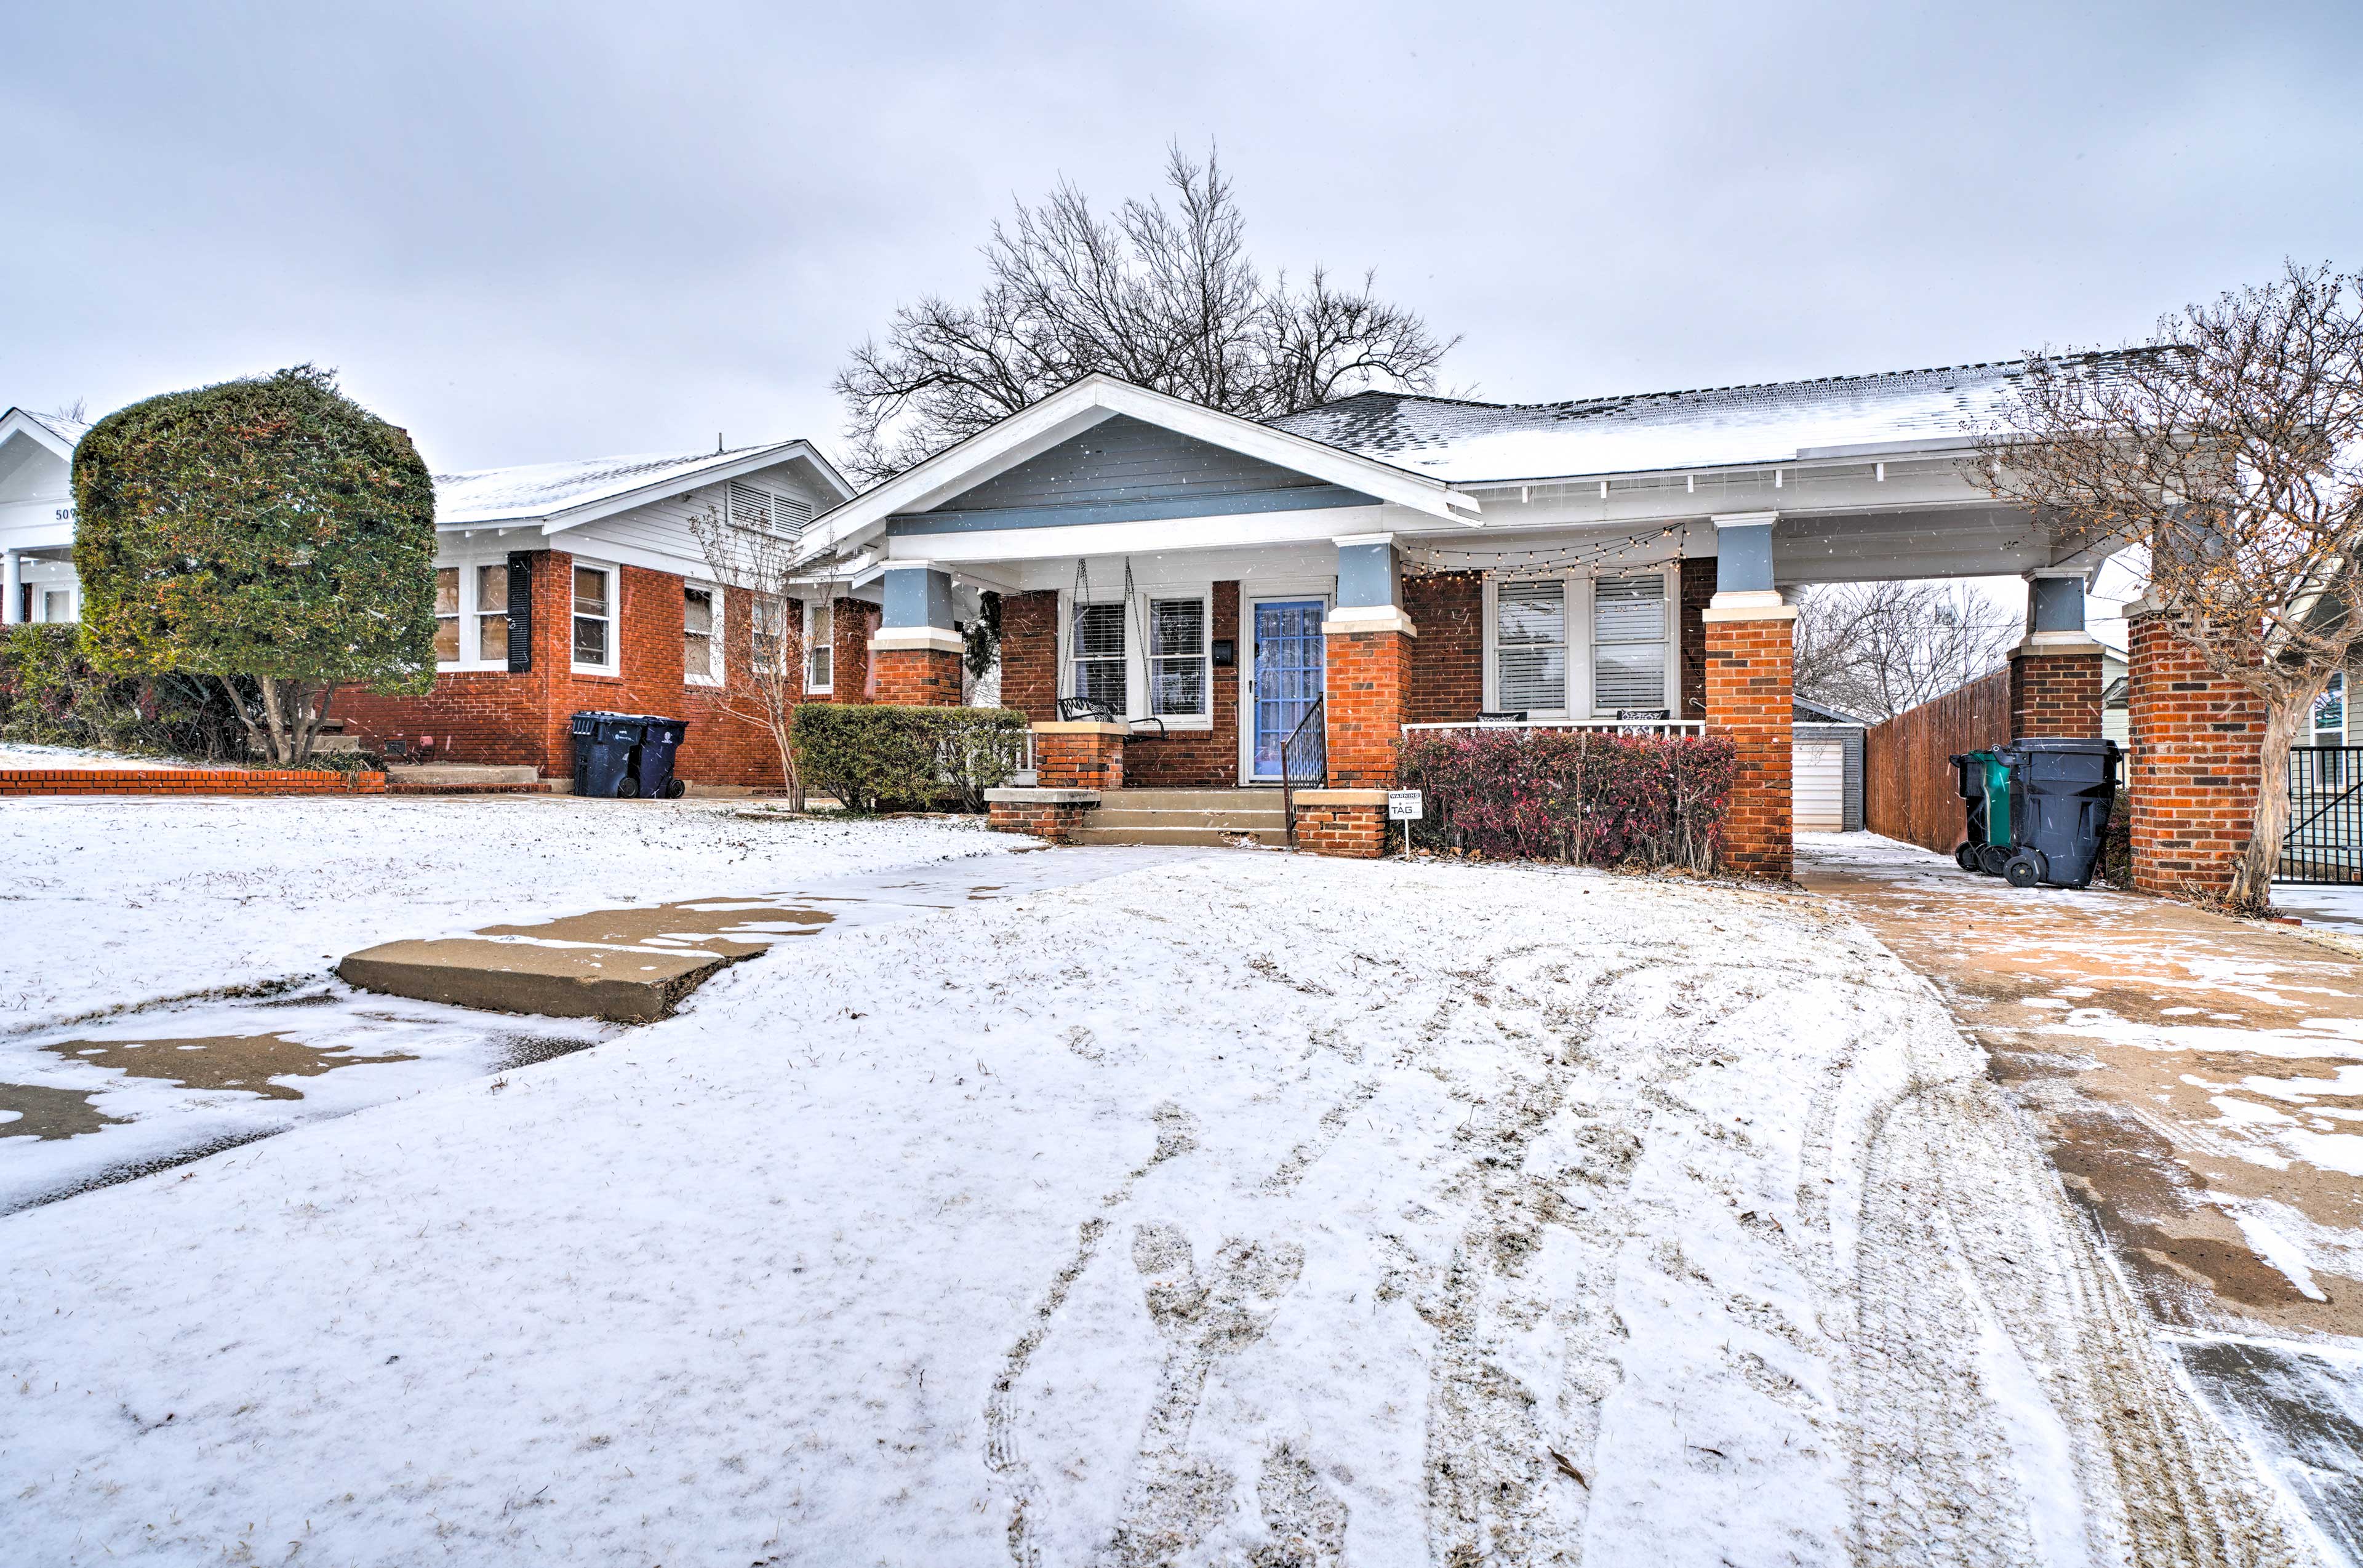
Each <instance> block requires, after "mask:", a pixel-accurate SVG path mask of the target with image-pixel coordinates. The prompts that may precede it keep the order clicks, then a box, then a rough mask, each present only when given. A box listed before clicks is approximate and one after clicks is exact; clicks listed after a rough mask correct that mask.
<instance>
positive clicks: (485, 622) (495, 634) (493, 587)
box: [476, 562, 509, 663]
mask: <svg viewBox="0 0 2363 1568" xmlns="http://www.w3.org/2000/svg"><path fill="white" fill-rule="evenodd" d="M508 656H509V569H508V566H507V563H506V562H504V563H502V564H501V565H498V566H479V567H477V568H476V657H477V658H478V659H479V660H482V661H483V662H487V663H490V662H494V661H495V660H502V659H506V658H507V657H508Z"/></svg>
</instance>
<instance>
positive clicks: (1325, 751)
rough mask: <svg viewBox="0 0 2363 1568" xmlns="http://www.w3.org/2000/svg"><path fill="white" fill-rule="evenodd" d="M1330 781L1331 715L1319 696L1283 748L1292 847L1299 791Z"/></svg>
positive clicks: (1283, 793)
mask: <svg viewBox="0 0 2363 1568" xmlns="http://www.w3.org/2000/svg"><path fill="white" fill-rule="evenodd" d="M1328 782H1329V716H1328V710H1327V705H1326V703H1325V702H1324V701H1323V699H1321V698H1319V697H1315V698H1314V699H1313V706H1311V707H1309V708H1307V709H1305V710H1304V717H1303V718H1301V719H1298V720H1297V721H1296V728H1294V729H1292V730H1291V731H1289V736H1288V739H1287V740H1284V741H1282V742H1281V747H1280V804H1281V811H1283V812H1284V813H1286V815H1287V817H1288V847H1289V848H1290V849H1294V848H1296V792H1297V791H1298V790H1300V789H1319V788H1320V787H1321V786H1322V785H1324V784H1327V783H1328Z"/></svg>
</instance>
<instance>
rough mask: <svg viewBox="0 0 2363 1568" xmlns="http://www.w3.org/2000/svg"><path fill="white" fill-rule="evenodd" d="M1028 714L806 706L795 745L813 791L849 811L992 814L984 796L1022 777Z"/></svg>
mask: <svg viewBox="0 0 2363 1568" xmlns="http://www.w3.org/2000/svg"><path fill="white" fill-rule="evenodd" d="M1026 722H1027V721H1026V715H1025V714H1024V713H1022V712H1020V711H1019V710H1018V709H1016V708H1009V707H906V706H897V705H894V704H889V703H805V704H804V705H802V706H799V707H798V708H797V709H796V716H795V720H794V728H793V742H794V745H795V748H796V754H797V756H798V757H799V758H800V759H801V760H802V763H803V768H804V777H805V780H806V786H807V787H808V788H809V789H810V790H811V791H812V792H813V793H815V794H817V795H835V796H836V797H837V799H838V801H839V802H841V803H842V804H843V805H844V806H846V807H847V808H848V809H849V810H853V811H879V810H882V809H884V808H886V807H888V806H960V807H964V808H966V809H968V810H971V811H982V810H983V809H984V792H985V791H986V790H989V789H993V788H996V787H998V786H999V785H1000V784H1003V783H1004V782H1005V781H1006V780H1007V779H1008V777H1009V775H1010V774H1011V773H1015V772H1016V771H1017V765H1018V762H1019V761H1020V759H1021V758H1022V757H1023V756H1024V754H1025V739H1026Z"/></svg>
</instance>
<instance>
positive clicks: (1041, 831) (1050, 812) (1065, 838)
mask: <svg viewBox="0 0 2363 1568" xmlns="http://www.w3.org/2000/svg"><path fill="white" fill-rule="evenodd" d="M1004 624H1005V623H1004ZM1095 809H1096V807H1094V806H1089V805H1086V804H1085V803H1083V802H1082V801H1076V800H995V801H991V802H988V803H987V804H986V806H985V810H984V825H985V826H986V827H987V828H992V829H993V831H994V832H996V833H1030V834H1032V835H1033V836H1034V837H1035V838H1037V839H1044V840H1048V841H1049V842H1051V843H1053V844H1064V843H1067V842H1069V841H1071V840H1072V839H1073V838H1074V836H1075V829H1076V828H1080V827H1082V823H1083V818H1084V817H1088V816H1090V815H1091V814H1092V812H1093V810H1095Z"/></svg>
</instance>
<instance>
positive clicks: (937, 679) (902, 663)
mask: <svg viewBox="0 0 2363 1568" xmlns="http://www.w3.org/2000/svg"><path fill="white" fill-rule="evenodd" d="M870 659H871V668H872V669H874V670H876V671H877V673H878V679H877V681H876V683H875V688H876V691H877V698H876V700H877V701H879V702H882V703H899V704H902V705H904V706H909V707H958V706H960V655H959V654H957V653H954V652H952V651H950V650H949V649H943V648H882V649H879V650H878V651H875V652H873V653H872V654H871V656H870Z"/></svg>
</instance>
